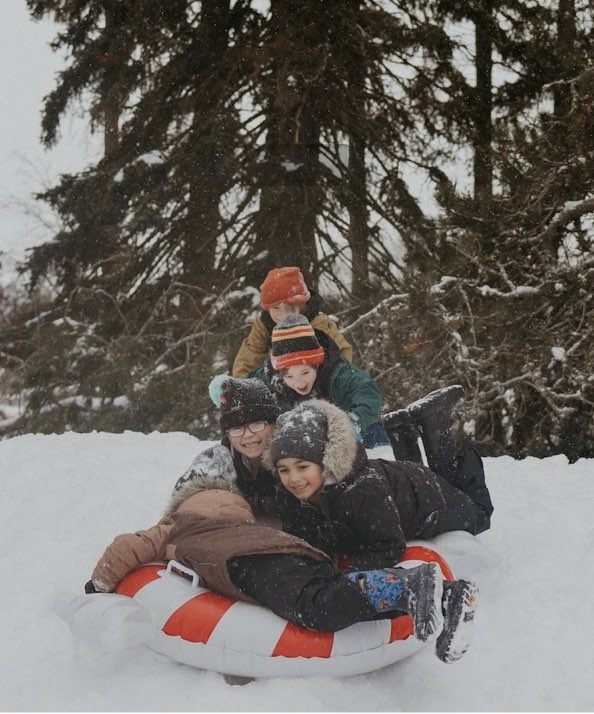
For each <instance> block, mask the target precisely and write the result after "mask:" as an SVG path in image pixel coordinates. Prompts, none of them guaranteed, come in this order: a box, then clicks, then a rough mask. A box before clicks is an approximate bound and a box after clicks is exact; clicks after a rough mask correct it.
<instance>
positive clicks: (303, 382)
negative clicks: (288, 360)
mask: <svg viewBox="0 0 594 714" xmlns="http://www.w3.org/2000/svg"><path fill="white" fill-rule="evenodd" d="M317 376H318V371H317V369H316V368H315V367H313V366H312V365H310V364H297V365H294V366H293V367H287V369H285V370H283V372H282V380H283V382H284V383H285V384H286V385H287V387H289V388H290V389H292V390H293V391H294V392H297V394H302V395H306V394H309V393H310V392H311V390H312V389H313V386H314V383H315V381H316V377H317Z"/></svg>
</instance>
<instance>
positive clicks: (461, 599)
mask: <svg viewBox="0 0 594 714" xmlns="http://www.w3.org/2000/svg"><path fill="white" fill-rule="evenodd" d="M478 594H479V591H478V587H477V586H476V585H475V584H474V583H472V582H470V581H468V580H446V582H445V583H444V587H443V616H444V618H443V629H442V631H441V633H440V635H439V637H438V638H437V642H436V643H435V654H436V655H437V657H438V658H439V659H440V660H441V661H442V662H446V663H448V664H449V663H451V662H456V661H457V660H459V659H460V657H462V656H463V655H464V654H465V653H466V651H467V650H468V647H469V646H470V640H471V637H472V627H473V624H474V613H475V612H476V608H477V605H478Z"/></svg>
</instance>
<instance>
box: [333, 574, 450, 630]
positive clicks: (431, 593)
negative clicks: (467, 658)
mask: <svg viewBox="0 0 594 714" xmlns="http://www.w3.org/2000/svg"><path fill="white" fill-rule="evenodd" d="M345 577H347V578H348V579H349V580H352V581H353V582H354V583H355V584H356V585H358V587H359V588H360V589H361V592H362V594H363V595H364V597H365V598H366V600H367V602H368V603H369V604H370V605H371V606H372V607H373V608H374V609H375V610H376V611H377V612H386V611H389V610H398V611H399V612H405V613H407V614H409V615H410V616H411V617H412V620H413V623H414V630H415V637H416V638H417V639H419V640H421V642H428V641H429V640H432V639H435V637H437V635H438V634H439V632H441V631H442V628H443V617H444V613H443V607H442V603H443V583H444V581H443V576H442V574H441V570H440V569H439V566H438V565H437V563H423V564H422V565H418V566H416V567H414V568H382V569H378V570H361V571H354V572H350V573H345Z"/></svg>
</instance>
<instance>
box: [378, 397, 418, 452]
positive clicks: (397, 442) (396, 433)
mask: <svg viewBox="0 0 594 714" xmlns="http://www.w3.org/2000/svg"><path fill="white" fill-rule="evenodd" d="M381 420H382V424H383V427H384V430H385V432H386V434H387V435H388V439H389V440H390V445H391V446H392V451H393V452H394V458H395V459H396V461H414V462H416V463H417V464H422V463H423V458H422V456H421V450H420V449H419V436H420V433H419V431H418V430H417V428H416V426H415V425H414V422H413V420H412V418H411V416H410V414H409V413H408V411H407V410H406V409H398V410H396V411H395V412H389V413H388V414H384V415H383V416H382V417H381Z"/></svg>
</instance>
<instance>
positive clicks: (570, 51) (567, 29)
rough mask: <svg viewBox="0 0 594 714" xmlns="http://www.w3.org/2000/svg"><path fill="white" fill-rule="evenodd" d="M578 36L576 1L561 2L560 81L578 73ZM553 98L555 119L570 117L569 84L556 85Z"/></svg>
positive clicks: (558, 45)
mask: <svg viewBox="0 0 594 714" xmlns="http://www.w3.org/2000/svg"><path fill="white" fill-rule="evenodd" d="M576 34H577V31H576V20H575V1H574V0H559V14H558V17H557V60H558V67H559V79H564V80H568V79H571V78H573V77H575V76H576V75H577V73H578V68H577V63H576V48H575V41H576ZM553 96H554V114H555V117H557V118H562V117H566V116H568V114H569V112H570V111H571V86H570V85H569V84H559V85H556V86H555V89H554V92H553Z"/></svg>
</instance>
